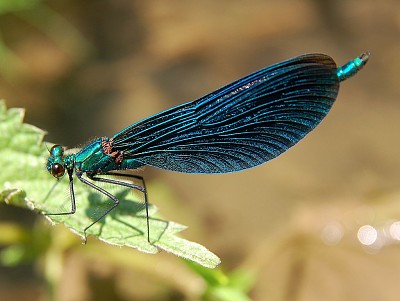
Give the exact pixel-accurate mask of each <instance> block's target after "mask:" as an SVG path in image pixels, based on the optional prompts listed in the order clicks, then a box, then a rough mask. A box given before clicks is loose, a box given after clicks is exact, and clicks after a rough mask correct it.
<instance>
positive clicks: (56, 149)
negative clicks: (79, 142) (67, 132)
mask: <svg viewBox="0 0 400 301" xmlns="http://www.w3.org/2000/svg"><path fill="white" fill-rule="evenodd" d="M50 154H51V155H52V156H63V155H64V148H63V147H62V146H61V145H59V144H54V145H53V146H52V147H51V149H50Z"/></svg>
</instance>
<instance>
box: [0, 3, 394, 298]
mask: <svg viewBox="0 0 400 301" xmlns="http://www.w3.org/2000/svg"><path fill="white" fill-rule="evenodd" d="M1 1H5V0H1ZM17 2H19V1H17ZM20 2H21V3H24V1H20ZM28 2H30V4H29V5H27V6H23V5H22V6H21V7H20V8H17V9H15V7H14V8H13V9H7V5H6V3H7V1H5V2H4V6H5V7H6V9H3V11H1V7H2V5H1V4H0V13H1V15H0V36H1V47H0V48H1V52H2V55H1V57H0V69H1V70H0V76H1V77H0V97H1V98H4V99H6V101H7V106H8V107H25V108H26V112H27V113H26V118H25V121H26V122H27V123H31V124H34V125H36V126H38V127H40V128H43V129H45V130H47V131H48V136H47V138H46V140H47V141H51V142H55V143H59V144H63V145H68V146H70V147H76V146H80V145H84V144H85V143H86V142H87V141H89V139H90V138H92V137H96V136H102V135H107V136H112V135H113V134H114V133H116V132H117V131H119V130H121V129H123V128H124V127H126V126H128V125H130V124H132V123H133V122H136V121H138V120H140V119H142V118H144V117H146V116H148V115H151V114H154V113H157V112H159V111H161V110H164V109H167V108H169V107H171V106H174V105H177V104H180V103H182V102H186V101H189V100H193V99H196V98H198V97H200V96H202V95H204V94H206V93H208V92H211V91H213V90H215V89H217V88H218V87H220V86H221V85H224V84H226V83H229V82H231V81H233V80H235V79H237V78H240V77H242V76H244V75H246V74H248V73H250V72H252V71H255V70H257V69H260V68H262V67H264V66H267V65H270V64H272V63H275V62H278V61H281V60H285V59H288V58H290V57H293V56H296V55H299V54H303V53H308V52H322V53H326V54H328V55H331V56H332V57H333V58H334V59H335V60H336V62H337V64H338V65H343V64H344V63H346V62H347V61H348V60H350V59H353V58H354V57H356V56H358V55H359V54H360V53H361V52H363V51H365V50H369V51H371V52H372V57H371V59H370V61H369V63H368V64H367V66H366V68H365V69H364V70H363V71H362V72H360V73H359V74H358V75H357V76H356V77H354V78H352V79H351V80H349V81H346V82H344V83H342V85H341V90H340V93H339V97H338V100H337V102H336V104H335V106H334V107H333V109H332V111H331V113H330V114H329V115H328V117H327V118H326V119H325V120H324V122H323V123H322V124H321V125H320V126H319V127H318V128H317V129H316V130H315V131H314V132H312V133H311V134H310V135H309V136H307V137H306V138H305V139H304V140H303V141H302V142H301V143H299V145H297V146H296V147H294V148H293V149H291V150H290V151H288V152H287V153H285V154H284V155H282V156H281V157H279V158H278V159H276V160H273V161H272V162H270V163H268V164H265V165H263V166H260V167H257V168H254V169H251V170H247V171H243V172H240V173H234V174H227V175H217V176H216V175H214V176H204V175H185V174H178V173H172V172H167V171H162V170H155V169H153V168H146V169H145V170H144V171H142V172H141V174H142V175H143V176H144V177H145V178H146V179H147V183H148V189H149V197H150V201H151V202H153V203H155V204H156V205H157V206H158V207H159V208H160V211H161V212H162V214H163V215H164V216H165V217H167V218H170V219H172V220H176V221H178V222H180V223H183V224H186V225H188V226H189V227H190V228H189V229H188V230H187V231H185V232H184V236H185V237H187V238H189V239H192V240H195V241H199V242H201V243H202V244H204V245H205V246H207V247H208V248H210V249H211V250H212V251H213V252H215V253H216V254H218V255H219V256H220V257H221V259H222V262H223V263H222V265H223V268H224V269H225V270H232V269H235V268H238V267H240V268H243V269H247V270H250V271H253V272H254V273H255V275H256V280H255V283H254V286H253V288H252V290H251V291H250V296H251V298H253V299H254V300H308V301H312V300H398V290H397V288H398V284H397V282H398V279H399V277H400V247H399V245H398V238H399V236H396V233H398V232H396V231H397V230H396V229H397V228H396V225H397V224H396V223H395V222H396V221H397V220H400V202H399V201H400V200H399V196H400V192H399V185H400V184H399V183H400V173H399V172H398V167H399V166H400V158H399V156H398V155H397V152H398V151H397V147H398V145H399V142H398V137H397V136H398V129H399V128H400V118H399V113H400V101H399V97H400V89H399V83H400V73H399V70H400V60H399V55H400V39H399V37H400V2H399V1H396V0H383V1H374V0H364V1H356V0H347V1H344V0H340V1H334V0H330V1H317V0H314V1H312V0H310V1H294V0H293V1H278V0H268V1H261V0H259V1H256V0H254V1H247V2H244V1H210V0H206V1H201V2H200V1H164V2H161V1H160V2H153V1H128V0H125V1H123V0H118V1H111V0H97V1H95V0H87V1H77V0H62V1H38V0H37V1H28ZM43 172H45V170H44V171H43ZM163 185H164V186H165V187H168V188H163V189H161V190H162V191H164V193H165V191H168V193H169V196H168V197H166V196H165V194H163V193H159V192H158V191H160V189H158V188H159V186H163ZM164 186H163V187H164ZM168 198H169V199H172V201H168V202H167V201H164V200H165V199H168ZM78 206H79V204H78ZM28 218H29V217H28ZM365 225H370V226H371V227H370V228H368V227H363V226H365ZM360 229H361V230H360ZM365 229H366V230H368V229H369V230H368V231H367V232H362V231H363V230H365ZM363 233H364V234H363ZM0 235H1V234H0ZM363 235H364V236H363ZM365 237H367V242H365ZM363 239H364V240H363ZM368 239H370V240H369V242H368ZM361 241H364V243H366V244H369V246H365V245H363V244H362V243H361ZM82 247H83V248H85V247H86V246H82ZM130 254H131V256H136V255H135V254H134V251H133V252H131V253H130ZM137 256H141V255H137ZM171 257H173V256H172V255H166V254H160V255H156V256H147V257H146V260H147V261H148V264H149V265H157V263H158V262H159V261H160V260H163V261H167V262H168V261H170V260H171V261H172V262H173V260H175V259H173V258H171ZM88 260H89V262H90V260H91V259H88V258H84V259H82V257H79V256H76V257H74V260H71V258H69V260H66V261H65V267H64V268H65V270H66V271H68V272H65V273H64V274H63V277H62V279H61V281H62V285H61V291H63V292H64V293H63V294H61V295H60V296H62V297H58V298H59V299H60V300H85V299H86V298H87V299H89V298H93V296H94V293H93V292H91V291H90V289H89V288H81V287H80V286H81V285H87V282H85V281H84V280H82V281H77V280H76V279H77V278H78V279H81V278H79V277H83V276H82V273H84V272H82V270H84V269H85V264H84V263H87V261H88ZM76 262H82V263H83V264H82V265H79V264H76ZM100 262H101V261H100ZM86 268H87V267H86ZM170 268H171V269H174V264H172V263H171V265H170ZM28 270H29V272H27V274H25V276H24V277H23V280H19V278H18V277H20V274H18V273H17V272H15V278H14V279H17V280H18V281H16V282H17V283H15V281H12V282H13V284H12V285H11V284H10V274H8V273H9V272H10V270H8V269H4V268H3V269H2V271H3V273H2V276H1V277H0V280H1V282H2V283H3V284H0V288H1V287H2V288H1V289H2V291H3V293H2V292H0V298H1V296H2V294H3V296H4V298H14V300H15V298H17V299H18V298H19V297H20V298H22V297H21V296H31V298H30V300H41V299H42V298H43V293H42V289H41V281H40V279H38V278H37V276H35V275H36V272H35V267H33V268H28ZM100 270H101V271H97V272H98V273H99V275H103V276H104V275H105V276H104V279H114V280H115V273H117V274H118V275H119V274H124V273H131V271H129V272H128V271H126V269H123V268H121V267H119V268H111V267H110V268H108V269H107V265H106V267H105V268H100ZM116 271H118V272H116ZM97 272H96V273H97ZM102 273H103V274H102ZM132 273H135V272H132ZM77 275H80V276H79V277H78V276H77ZM130 275H131V274H130ZM132 275H133V276H132V278H131V281H132V282H131V287H130V289H131V290H133V289H136V290H138V289H139V290H141V291H142V292H141V294H142V295H143V296H142V295H140V296H137V295H135V294H134V293H132V295H130V294H131V292H127V291H129V289H126V290H122V291H118V288H115V291H117V293H115V292H114V294H115V296H118V298H120V299H121V300H132V299H134V300H136V299H137V300H186V299H188V300H189V299H190V297H188V296H187V295H186V296H185V295H183V296H182V295H180V294H178V295H179V297H177V296H176V295H174V293H171V291H174V290H175V291H179V288H176V287H173V288H171V287H169V288H168V289H166V290H167V291H168V292H169V293H165V294H164V295H163V294H161V293H160V295H156V296H155V295H154V292H153V293H151V290H152V288H153V287H154V285H155V284H157V281H154V279H151V280H148V281H147V280H146V279H147V278H149V277H145V278H144V279H145V280H143V279H142V280H140V281H139V280H138V279H139V278H140V279H141V278H142V277H143V276H142V274H141V273H140V272H137V273H136V274H132ZM103 276H98V277H100V278H101V279H103V278H102V277H103ZM121 277H122V278H123V277H124V276H120V278H121ZM83 278H84V277H83ZM182 280H184V279H182ZM136 281H137V282H136ZM163 281H165V280H163ZM111 282H112V280H109V281H105V282H104V283H105V284H104V285H106V284H109V283H111ZM178 282H179V281H178ZM135 283H136V284H135ZM10 285H11V286H10ZM114 285H115V284H114ZM19 286H20V288H22V289H18V287H19ZM133 286H134V287H133ZM139 286H140V287H139ZM183 286H184V285H183ZM128 287H129V285H128ZM167 287H168V286H167ZM74 292H75V293H74ZM25 293H26V295H25ZM100 295H101V294H100ZM103 296H107V293H104V294H103ZM124 296H125V297H126V299H124V298H125V297H124ZM133 296H134V297H133ZM161 296H162V297H161ZM1 299H2V298H1ZM2 300H3V299H2ZM97 300H99V299H97ZM104 300H106V299H104Z"/></svg>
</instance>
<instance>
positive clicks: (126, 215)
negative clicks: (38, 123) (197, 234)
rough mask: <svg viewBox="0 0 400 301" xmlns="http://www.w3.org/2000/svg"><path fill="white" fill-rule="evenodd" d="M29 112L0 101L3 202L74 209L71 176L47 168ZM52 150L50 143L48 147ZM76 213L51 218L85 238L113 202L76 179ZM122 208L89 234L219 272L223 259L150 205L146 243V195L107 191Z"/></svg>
mask: <svg viewBox="0 0 400 301" xmlns="http://www.w3.org/2000/svg"><path fill="white" fill-rule="evenodd" d="M23 116H24V110H22V109H9V110H7V108H6V106H5V104H4V102H3V101H1V100H0V166H2V170H1V173H0V201H4V202H6V203H8V204H12V205H15V206H20V207H24V208H30V209H32V210H36V211H39V212H48V213H59V212H66V211H69V210H70V209H71V204H70V199H69V184H68V179H67V177H64V178H62V179H60V180H58V181H56V180H55V179H54V178H53V177H52V176H51V175H50V174H49V173H48V172H47V170H46V168H45V166H46V160H47V157H48V150H47V148H46V146H45V145H43V143H41V142H42V140H43V137H44V135H45V132H44V131H42V130H40V129H38V128H36V127H34V126H32V125H28V124H24V123H22V121H23ZM49 146H50V145H49ZM74 184H75V185H74V188H75V195H76V201H77V211H76V213H75V214H73V215H66V216H46V217H47V219H48V220H49V221H50V222H51V223H54V224H57V223H64V224H65V226H66V227H68V228H69V229H70V230H71V231H73V232H74V233H76V234H77V235H79V236H81V237H82V238H83V237H84V233H83V229H84V228H85V227H86V226H88V225H89V224H91V223H92V222H93V221H94V220H95V219H96V217H98V216H100V215H101V214H102V213H103V212H105V211H106V210H107V209H108V208H110V206H111V205H112V201H111V200H108V199H106V198H105V197H103V196H101V195H99V193H97V192H96V191H94V190H93V189H91V188H90V187H88V186H87V185H84V184H83V183H81V182H80V181H78V180H76V179H75V181H74ZM105 188H106V189H107V190H108V191H110V192H111V193H112V194H114V195H115V196H116V197H117V198H118V199H119V200H121V202H120V205H119V206H118V207H116V208H115V209H114V210H113V211H112V212H111V213H110V214H108V215H107V216H106V217H105V218H103V219H102V220H101V221H99V222H98V223H97V224H95V225H94V226H93V227H91V228H90V229H89V230H88V234H89V235H93V236H96V237H97V238H98V239H100V240H102V241H104V242H106V243H108V244H113V245H117V246H128V247H132V248H135V249H138V250H140V251H142V252H146V253H157V252H158V251H159V250H165V251H167V252H170V253H173V254H175V255H177V256H180V257H183V258H186V259H189V260H192V261H194V262H197V263H199V264H201V265H203V266H205V267H208V268H214V267H216V266H217V265H218V264H219V263H220V259H219V258H218V257H217V256H216V255H215V254H213V253H211V252H210V251H209V250H207V249H206V248H205V247H203V246H201V245H199V244H197V243H194V242H191V241H187V240H185V239H183V238H180V237H178V236H177V235H176V234H177V233H179V232H181V231H183V230H184V229H186V227H185V226H183V225H180V224H177V223H175V222H172V221H166V220H162V219H160V218H159V217H157V216H156V214H155V213H156V211H157V209H156V208H155V206H150V208H149V215H150V240H151V242H152V243H151V244H150V243H148V241H147V224H146V213H145V210H144V206H143V202H142V201H141V198H142V196H141V195H140V194H138V195H136V194H134V193H133V192H131V191H130V190H128V189H125V188H115V187H112V186H111V185H108V186H106V187H105Z"/></svg>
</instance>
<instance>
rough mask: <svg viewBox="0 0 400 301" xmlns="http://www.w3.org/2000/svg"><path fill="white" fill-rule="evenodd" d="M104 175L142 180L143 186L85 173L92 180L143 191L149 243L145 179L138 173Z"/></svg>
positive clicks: (148, 233) (148, 232)
mask: <svg viewBox="0 0 400 301" xmlns="http://www.w3.org/2000/svg"><path fill="white" fill-rule="evenodd" d="M104 175H110V176H119V177H127V178H135V179H139V180H141V181H142V183H143V187H142V186H139V185H136V184H132V183H126V182H123V181H118V180H114V179H107V178H102V177H99V175H97V174H87V176H88V178H89V179H91V180H93V181H98V182H104V183H109V184H114V185H121V186H125V187H128V188H131V189H136V190H139V191H140V192H143V194H144V204H145V210H146V223H147V241H148V242H149V243H151V242H150V221H149V201H148V198H147V189H146V184H145V181H144V179H143V177H141V176H138V175H130V174H121V173H115V172H108V173H105V174H104ZM112 209H113V208H112ZM112 209H111V210H112ZM103 216H104V215H103Z"/></svg>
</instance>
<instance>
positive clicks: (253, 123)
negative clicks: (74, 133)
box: [47, 52, 369, 242]
mask: <svg viewBox="0 0 400 301" xmlns="http://www.w3.org/2000/svg"><path fill="white" fill-rule="evenodd" d="M368 58H369V53H368V52H365V53H363V54H361V55H360V56H359V57H357V58H356V59H354V60H352V61H350V62H348V63H347V64H346V65H344V66H342V67H337V66H336V63H335V62H334V60H333V59H332V58H331V57H329V56H327V55H324V54H306V55H301V56H298V57H295V58H292V59H289V60H287V61H284V62H281V63H278V64H275V65H272V66H270V67H266V68H264V69H261V70H259V71H257V72H254V73H252V74H250V75H248V76H246V77H244V78H242V79H239V80H237V81H235V82H233V83H231V84H229V85H227V86H224V87H222V88H220V89H218V90H216V91H214V92H212V93H210V94H208V95H206V96H203V97H201V98H199V99H197V100H195V101H192V102H187V103H184V104H181V105H178V106H176V107H173V108H171V109H169V110H166V111H163V112H161V113H158V114H156V115H154V116H151V117H148V118H146V119H144V120H142V121H139V122H137V123H134V124H132V125H131V126H129V127H127V128H126V129H124V130H122V131H121V132H119V133H117V134H115V135H114V136H113V137H101V138H98V139H95V140H93V141H91V142H90V143H89V144H88V145H86V146H85V147H83V148H82V149H81V150H80V151H78V152H76V153H75V154H68V155H64V148H63V147H62V146H60V145H54V146H53V147H52V148H51V150H50V157H49V159H48V162H47V170H48V171H49V172H50V173H51V174H52V175H53V176H54V177H55V178H61V177H62V176H64V174H65V173H67V174H68V177H69V187H70V194H71V210H70V211H68V212H61V213H47V215H67V214H74V213H75V211H76V205H75V193H74V184H73V176H74V174H75V175H76V177H77V178H78V179H79V180H80V181H81V182H83V183H84V184H86V185H89V186H90V187H92V188H93V189H94V190H97V191H98V192H99V193H101V194H104V195H105V196H107V197H108V198H110V199H111V200H112V201H113V205H112V206H111V207H110V208H109V209H108V210H106V211H105V212H104V213H103V214H101V215H100V216H99V217H98V218H96V219H95V220H94V221H93V222H92V223H91V224H90V225H88V226H87V227H86V228H85V229H84V234H85V237H86V231H87V230H88V229H89V228H90V227H92V226H93V225H94V224H96V223H97V222H98V221H99V220H101V219H102V218H103V217H105V216H106V215H107V214H108V213H110V212H111V211H112V210H113V209H114V208H115V207H117V206H118V204H119V200H118V199H117V197H116V196H114V195H113V194H111V193H110V192H108V191H107V190H105V189H104V188H102V187H99V186H98V185H97V184H95V183H96V182H105V183H109V184H114V185H120V186H125V187H128V188H130V189H136V190H139V191H141V192H143V193H144V201H145V207H146V214H147V238H148V240H149V242H150V229H149V217H148V198H147V192H146V188H145V186H144V184H143V186H140V185H136V184H133V183H130V182H129V183H128V182H125V181H120V180H117V179H111V178H107V177H105V176H109V175H113V176H124V177H127V176H128V177H132V178H138V179H142V180H143V178H142V177H140V176H136V175H126V174H123V175H121V173H118V172H117V171H122V170H133V169H137V168H139V167H141V166H145V165H149V166H153V167H158V168H162V169H167V170H172V171H179V172H183V173H200V174H217V173H228V172H234V171H240V170H243V169H247V168H251V167H254V166H257V165H260V164H262V163H265V162H267V161H269V160H271V159H273V158H275V157H277V156H279V155H280V154H282V153H283V152H285V151H286V150H288V149H289V148H290V147H292V146H293V145H294V144H296V143H297V142H299V141H300V140H301V139H302V138H303V137H304V136H305V135H306V134H307V133H309V132H310V131H311V130H313V129H314V128H315V127H316V126H317V125H318V124H319V123H320V122H321V120H322V119H323V118H324V117H325V116H326V115H327V114H328V112H329V110H330V108H331V107H332V105H333V103H334V101H335V99H336V97H337V94H338V91H339V83H340V82H341V81H344V80H346V79H348V78H349V77H351V76H353V75H354V74H356V73H357V72H358V71H359V70H360V69H361V68H362V67H363V66H364V65H365V64H366V63H367V61H368ZM143 183H144V181H143Z"/></svg>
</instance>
